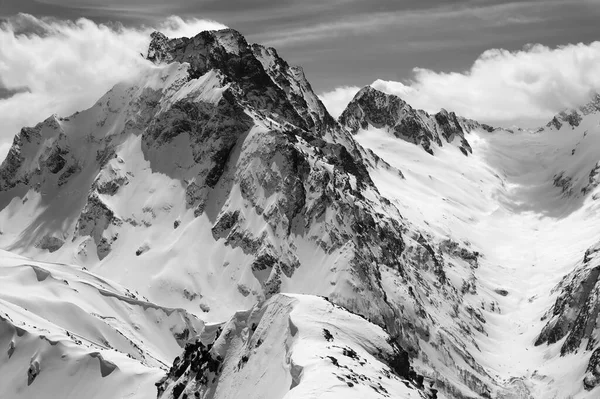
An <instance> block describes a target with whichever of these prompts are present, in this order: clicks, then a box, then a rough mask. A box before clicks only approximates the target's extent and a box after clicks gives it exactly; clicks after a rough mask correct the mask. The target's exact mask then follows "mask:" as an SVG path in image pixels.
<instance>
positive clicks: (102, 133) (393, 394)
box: [0, 29, 600, 399]
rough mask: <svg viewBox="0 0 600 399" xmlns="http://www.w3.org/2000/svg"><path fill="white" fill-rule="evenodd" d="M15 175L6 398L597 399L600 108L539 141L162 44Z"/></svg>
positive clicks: (2, 183) (245, 48)
mask: <svg viewBox="0 0 600 399" xmlns="http://www.w3.org/2000/svg"><path fill="white" fill-rule="evenodd" d="M146 58H147V61H148V62H147V65H146V68H145V69H144V71H143V72H141V73H140V75H139V76H137V77H136V78H135V79H134V80H132V81H126V82H122V83H120V84H118V85H117V86H115V87H114V88H113V89H112V90H110V91H109V92H108V93H106V94H105V95H104V96H103V97H102V98H101V99H99V100H98V102H97V103H96V104H95V105H94V106H93V107H91V108H90V109H87V110H82V111H81V112H77V113H75V114H73V115H71V116H68V117H60V116H57V115H53V116H51V117H49V118H48V119H46V120H45V121H43V122H41V123H39V124H38V125H36V126H34V127H26V128H23V129H22V130H21V131H20V132H19V133H18V134H17V135H16V136H15V139H14V142H13V145H12V147H11V149H10V152H9V154H8V156H7V158H6V159H5V160H4V162H3V163H2V165H1V166H0V248H2V252H0V280H1V286H2V290H0V387H2V388H1V389H0V398H34V397H42V396H44V395H45V396H47V397H61V398H80V397H97V398H148V397H158V398H190V399H191V398H237V397H241V396H244V397H250V398H273V399H275V398H278V399H279V398H288V399H289V398H350V397H354V398H371V397H372V398H380V397H383V398H431V399H434V398H505V399H508V398H514V399H526V398H534V399H538V398H544V399H545V398H557V399H562V398H595V397H597V396H598V395H600V388H598V387H597V386H598V385H600V338H599V334H600V326H599V325H597V323H598V314H599V312H600V302H599V295H600V281H598V278H599V277H600V255H599V254H598V252H600V223H599V221H600V212H599V209H598V208H599V207H600V202H598V199H599V198H600V188H599V187H598V186H599V185H600V100H599V99H600V97H594V98H593V99H592V100H591V102H590V103H589V104H586V105H584V106H582V107H581V108H579V109H576V110H570V111H566V112H564V113H561V114H559V115H557V116H556V117H555V118H554V119H553V120H551V121H549V123H548V124H547V125H546V126H544V127H542V128H540V129H537V130H521V129H515V130H504V129H498V128H493V127H491V126H488V125H486V124H481V123H479V122H476V121H473V120H469V119H465V118H462V117H460V116H457V115H455V114H454V113H453V112H448V111H446V110H441V111H440V112H439V113H437V114H434V115H430V114H428V113H427V112H425V111H421V110H416V109H414V108H412V107H411V106H410V105H409V104H407V103H406V102H404V101H403V100H402V99H400V98H399V97H397V96H394V95H391V94H387V93H383V92H381V91H378V90H376V89H374V88H372V87H370V86H368V87H365V88H363V89H362V90H360V91H359V92H358V94H357V95H356V96H355V97H354V99H353V100H352V101H351V102H350V104H348V106H347V108H346V110H345V111H344V112H343V113H342V115H341V116H340V118H339V119H338V120H337V121H336V120H335V119H334V118H333V117H332V116H331V115H330V114H329V113H328V111H327V109H326V108H325V106H324V105H323V104H322V102H321V101H320V100H319V98H318V97H317V95H316V94H315V93H314V92H313V90H312V88H311V85H310V83H309V82H308V81H307V79H306V78H305V76H304V73H303V72H302V69H301V68H299V67H293V66H290V65H288V64H287V62H286V61H285V60H283V59H282V58H280V57H279V55H278V53H277V52H276V50H274V49H272V48H266V47H263V46H261V45H257V44H249V43H247V42H246V40H245V39H244V37H243V36H242V35H241V34H239V33H238V32H236V31H234V30H231V29H226V30H220V31H206V32H202V33H200V34H198V35H197V36H195V37H192V38H177V39H169V38H167V37H166V36H164V35H163V34H161V33H158V32H156V33H153V34H152V42H151V44H150V47H149V50H148V53H147V54H146Z"/></svg>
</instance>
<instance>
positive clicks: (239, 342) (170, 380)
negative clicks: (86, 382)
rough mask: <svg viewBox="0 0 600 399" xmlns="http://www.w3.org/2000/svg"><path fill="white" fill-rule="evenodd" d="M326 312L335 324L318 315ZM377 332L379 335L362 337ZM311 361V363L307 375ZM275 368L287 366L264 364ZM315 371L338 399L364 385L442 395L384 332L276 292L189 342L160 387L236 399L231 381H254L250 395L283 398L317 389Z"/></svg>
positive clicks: (379, 390) (181, 394) (317, 302)
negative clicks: (313, 383) (306, 365)
mask: <svg viewBox="0 0 600 399" xmlns="http://www.w3.org/2000/svg"><path fill="white" fill-rule="evenodd" d="M324 311H326V312H327V314H328V315H329V317H331V318H332V319H335V320H336V325H331V324H329V323H326V322H325V320H319V319H318V318H316V317H314V315H321V314H324ZM324 327H328V328H324ZM371 330H373V331H375V332H376V333H375V334H372V335H369V334H366V335H364V336H362V334H363V333H364V331H369V332H371ZM341 331H343V334H340V332H341ZM359 337H362V340H361V339H360V338H359ZM266 353H268V354H269V356H268V357H265V354H266ZM307 359H310V361H311V365H312V366H311V370H307V371H306V372H304V370H303V369H304V363H306V361H307ZM274 363H275V364H283V365H284V367H261V366H263V365H265V366H266V364H270V365H272V364H274ZM317 364H318V366H319V367H318V368H315V365H317ZM282 370H283V373H289V374H288V375H285V374H283V373H282ZM286 370H289V371H286ZM315 370H316V372H318V373H319V375H320V379H321V381H320V384H321V385H322V386H323V387H328V386H329V385H330V384H332V386H331V388H329V390H330V392H334V393H337V394H338V395H339V394H341V391H340V392H338V391H337V390H338V389H341V390H343V389H344V387H350V388H352V387H355V386H356V388H355V389H360V388H359V387H361V386H364V387H366V388H370V389H369V390H368V391H365V392H369V393H370V394H372V395H374V397H380V395H381V396H384V397H390V396H391V397H394V395H396V396H395V397H411V398H412V397H415V398H417V397H419V398H428V399H435V398H436V397H437V390H436V389H433V388H431V387H430V386H429V384H426V380H425V378H424V377H423V376H422V375H419V374H418V373H416V372H415V371H414V370H413V369H412V367H411V366H410V362H409V358H408V355H407V354H406V352H404V351H403V350H402V349H401V348H399V347H398V346H397V345H396V344H395V343H394V341H393V339H392V338H391V337H390V336H389V335H388V334H387V333H386V332H385V331H384V330H381V329H380V328H379V327H377V326H374V325H373V324H371V323H369V322H368V321H367V320H364V319H360V318H359V317H358V316H356V315H353V314H351V313H349V312H348V311H347V310H345V309H343V308H340V307H337V306H335V305H333V304H330V303H328V302H327V301H326V299H323V298H317V297H311V296H294V297H289V296H287V295H276V296H274V297H273V298H271V299H270V300H269V301H267V302H266V303H265V304H263V305H262V306H256V307H254V308H253V309H252V310H251V311H248V312H238V313H237V314H236V315H234V316H233V317H232V319H231V320H230V321H228V322H227V323H224V324H222V325H221V326H218V327H216V328H214V327H213V328H211V329H210V330H207V331H205V332H204V334H203V335H202V337H200V338H199V339H198V340H197V341H196V342H195V343H190V344H188V345H186V347H185V350H184V351H183V353H182V354H181V356H179V357H177V358H176V359H175V361H174V363H173V366H172V367H171V369H170V370H169V372H168V373H167V375H166V376H165V377H164V378H163V379H162V380H161V381H159V382H158V383H157V384H156V385H157V391H158V398H159V399H161V398H162V399H167V398H173V399H179V398H193V397H195V398H209V397H210V398H221V397H229V396H230V395H231V393H232V392H235V391H232V389H233V387H232V381H231V380H230V378H231V376H232V375H235V376H236V379H237V380H238V381H237V382H236V383H235V385H236V387H235V389H238V390H240V389H245V388H244V387H245V384H246V383H249V384H251V386H252V388H251V390H249V391H247V393H248V395H249V397H261V393H264V391H265V390H268V391H269V392H271V391H272V390H275V391H276V392H281V396H283V395H285V393H286V392H288V391H289V390H292V389H296V390H298V391H300V392H302V390H303V389H304V390H306V389H314V388H311V387H308V385H309V384H310V382H307V380H308V381H310V379H311V373H313V372H315ZM257 373H260V377H259V378H257V376H258V374H257ZM340 381H341V382H343V383H344V384H343V385H340V383H339V382H340ZM405 395H406V396H405ZM408 395H410V396H408ZM413 395H414V396H413ZM368 397H370V396H368Z"/></svg>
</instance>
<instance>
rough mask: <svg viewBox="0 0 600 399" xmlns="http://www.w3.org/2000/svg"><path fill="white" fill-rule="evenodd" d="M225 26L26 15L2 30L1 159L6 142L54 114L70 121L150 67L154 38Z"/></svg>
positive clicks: (175, 20) (0, 25)
mask: <svg viewBox="0 0 600 399" xmlns="http://www.w3.org/2000/svg"><path fill="white" fill-rule="evenodd" d="M224 27H225V26H224V25H222V24H220V23H217V22H214V21H209V20H201V19H190V20H184V19H182V18H180V17H175V16H173V17H169V18H167V19H166V20H165V21H163V22H161V23H159V24H158V25H157V26H154V27H149V26H148V27H141V28H129V27H125V26H123V25H122V24H97V23H95V22H93V21H90V20H88V19H85V18H81V19H78V20H76V21H65V20H58V19H55V18H36V17H34V16H32V15H28V14H19V15H17V16H15V17H11V18H8V19H6V20H4V21H3V22H1V23H0V88H1V89H2V92H3V93H5V94H7V93H9V94H11V95H8V94H7V95H4V96H0V115H2V126H1V127H0V149H2V152H0V159H3V158H4V156H5V153H6V146H5V145H3V143H6V142H10V141H11V140H12V137H13V136H14V135H15V134H16V133H17V132H18V131H19V129H20V128H21V127H23V126H30V125H34V124H36V123H37V122H40V121H42V120H44V119H46V118H47V117H48V116H50V115H52V114H55V113H57V114H60V115H69V114H71V113H73V112H75V111H78V110H81V109H83V108H86V107H89V106H91V105H93V103H94V102H95V101H96V100H97V99H98V98H100V97H101V96H102V95H103V94H104V93H105V92H107V91H108V90H109V89H110V88H111V87H112V86H114V85H115V84H116V83H118V82H120V81H124V80H127V79H130V78H132V77H133V76H135V75H136V74H137V73H138V72H139V71H140V70H141V69H142V68H145V67H148V63H147V61H145V60H144V58H143V57H142V56H140V54H145V53H146V51H147V48H148V44H149V42H150V33H151V32H152V31H154V30H160V31H161V32H163V33H164V34H165V35H167V36H169V37H181V36H193V35H195V34H197V33H199V32H201V31H203V30H214V29H222V28H224Z"/></svg>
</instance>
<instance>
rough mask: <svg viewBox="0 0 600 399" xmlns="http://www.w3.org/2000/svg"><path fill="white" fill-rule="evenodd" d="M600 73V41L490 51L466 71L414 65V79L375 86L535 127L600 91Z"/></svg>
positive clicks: (419, 101)
mask: <svg viewBox="0 0 600 399" xmlns="http://www.w3.org/2000/svg"><path fill="white" fill-rule="evenodd" d="M598 71H600V42H593V43H590V44H582V43H579V44H570V45H565V46H560V47H557V48H549V47H546V46H542V45H539V44H536V45H529V46H527V47H526V48H524V49H523V50H520V51H515V52H511V51H507V50H502V49H492V50H488V51H486V52H484V53H483V54H482V55H481V56H480V57H479V58H478V59H477V60H476V61H475V62H474V63H473V65H472V66H471V67H470V69H469V70H467V71H465V72H451V73H444V72H434V71H432V70H429V69H421V68H416V69H414V77H413V79H412V80H410V81H407V82H404V83H402V82H393V81H383V80H377V81H375V82H374V83H373V84H372V86H373V87H374V88H376V89H379V90H381V91H384V92H387V93H390V94H396V95H398V96H400V97H402V98H403V99H404V100H405V101H407V102H408V103H409V104H411V105H412V106H413V107H416V108H421V109H425V110H427V111H430V112H437V111H438V110H439V109H440V108H446V109H448V110H452V111H455V112H457V113H458V114H460V115H463V116H466V117H469V118H473V119H477V120H480V121H484V122H488V123H491V124H496V125H510V124H520V125H522V126H526V127H534V126H539V125H540V124H541V123H544V122H547V121H548V120H549V119H551V118H552V116H553V115H555V114H556V113H558V112H560V111H562V110H564V109H566V108H571V107H576V106H578V105H582V104H584V103H586V102H587V101H588V99H589V97H590V95H591V94H593V93H594V92H600V73H598ZM336 106H339V105H336Z"/></svg>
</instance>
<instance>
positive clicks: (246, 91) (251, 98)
mask: <svg viewBox="0 0 600 399" xmlns="http://www.w3.org/2000/svg"><path fill="white" fill-rule="evenodd" d="M148 59H150V60H151V61H155V62H188V63H190V65H191V68H190V73H191V75H192V76H202V75H204V74H205V73H206V72H207V71H209V70H211V69H214V70H218V71H220V72H221V73H222V74H223V76H224V77H225V79H224V80H225V83H229V82H236V84H237V89H239V90H240V92H241V93H240V94H241V96H239V97H241V98H242V99H243V101H244V102H248V103H249V104H251V105H252V106H254V107H257V108H261V109H268V110H269V111H270V112H271V113H273V114H275V115H278V116H279V117H282V118H283V119H284V120H286V121H289V122H290V123H292V124H293V125H296V126H298V127H300V128H304V129H308V130H313V129H316V130H319V129H321V128H322V125H323V123H325V122H327V123H331V121H332V120H331V117H330V116H329V114H328V113H327V110H326V109H325V107H324V106H323V104H322V103H321V101H320V100H319V99H318V97H317V96H316V95H315V94H314V92H313V91H312V89H311V87H310V84H309V83H308V81H307V80H306V78H305V77H304V74H303V72H302V70H301V69H300V68H299V67H289V66H288V65H287V63H286V62H285V61H283V60H282V59H281V58H280V57H279V56H278V55H277V52H276V51H275V50H274V49H272V48H265V47H263V46H260V45H257V44H254V45H252V46H251V45H249V44H248V43H247V42H246V39H245V38H244V37H243V36H242V35H240V34H239V33H238V32H236V31H234V30H232V29H225V30H222V31H216V32H202V33H200V34H199V35H197V36H195V37H193V38H189V39H188V38H180V39H174V40H168V39H167V38H166V37H165V36H164V35H162V34H161V33H158V32H155V33H153V34H152V42H151V44H150V48H149V51H148Z"/></svg>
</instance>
